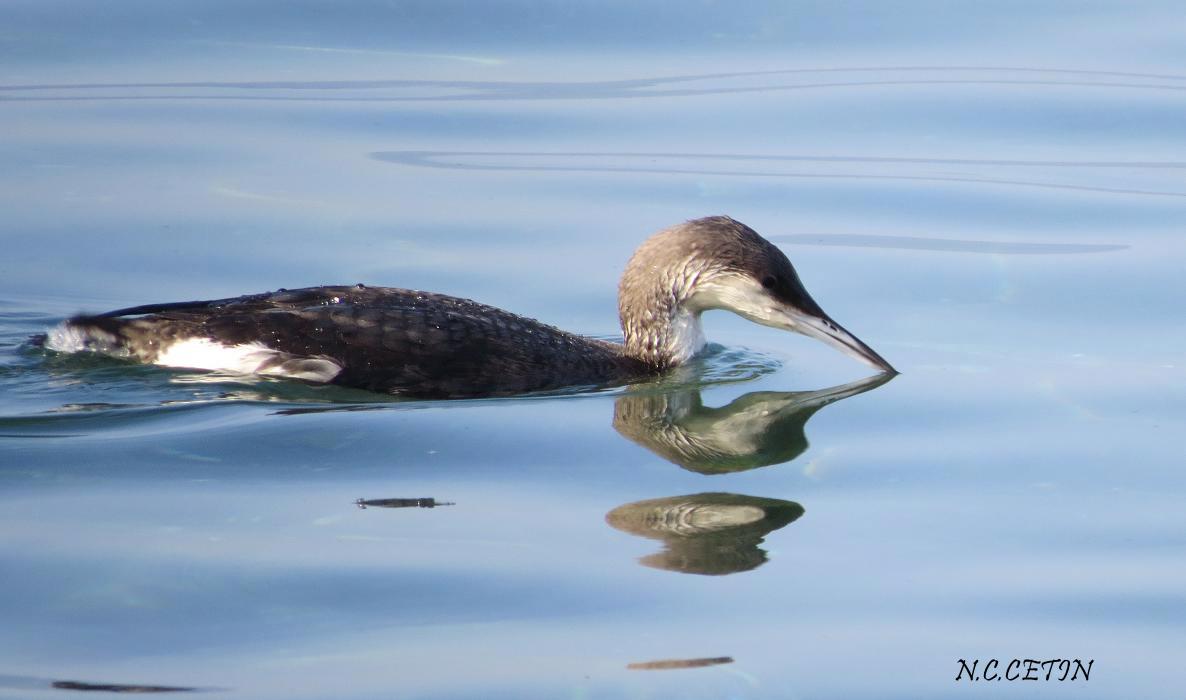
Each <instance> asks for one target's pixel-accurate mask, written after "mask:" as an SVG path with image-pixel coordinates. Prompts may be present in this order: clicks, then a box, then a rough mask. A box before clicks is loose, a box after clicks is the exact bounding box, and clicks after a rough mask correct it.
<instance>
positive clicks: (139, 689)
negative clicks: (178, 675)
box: [51, 681, 197, 693]
mask: <svg viewBox="0 0 1186 700" xmlns="http://www.w3.org/2000/svg"><path fill="white" fill-rule="evenodd" d="M51 687H53V688H57V689H58V690H93V691H98V692H101V693H191V692H194V691H196V690H197V688H183V687H180V686H171V685H125V684H122V683H83V682H82V681H54V682H53V684H52V685H51Z"/></svg>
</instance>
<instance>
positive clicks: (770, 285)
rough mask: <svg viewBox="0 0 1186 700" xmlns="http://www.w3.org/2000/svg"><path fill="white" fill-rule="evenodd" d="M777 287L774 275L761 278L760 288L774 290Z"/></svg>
mask: <svg viewBox="0 0 1186 700" xmlns="http://www.w3.org/2000/svg"><path fill="white" fill-rule="evenodd" d="M777 285H778V280H777V279H775V277H774V275H766V276H765V277H763V278H762V286H763V287H765V288H766V289H774V288H775V287H776V286H777Z"/></svg>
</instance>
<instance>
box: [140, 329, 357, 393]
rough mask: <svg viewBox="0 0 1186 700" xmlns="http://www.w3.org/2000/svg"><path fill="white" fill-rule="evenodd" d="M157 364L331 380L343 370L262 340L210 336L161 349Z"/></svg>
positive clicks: (328, 361) (234, 372)
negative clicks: (219, 339) (236, 340)
mask: <svg viewBox="0 0 1186 700" xmlns="http://www.w3.org/2000/svg"><path fill="white" fill-rule="evenodd" d="M155 364H158V365H162V366H164V367H184V368H186V369H206V370H212V371H219V372H230V373H233V374H261V375H267V376H270V377H287V378H291V379H304V380H307V381H312V382H328V381H330V380H331V379H333V378H334V377H336V376H337V375H338V372H341V371H342V368H341V366H339V365H338V364H337V363H335V362H333V361H331V360H328V359H325V358H318V357H296V356H293V355H288V354H285V353H282V352H280V351H279V350H273V349H271V348H269V347H266V346H264V345H262V344H260V343H247V344H245V345H223V344H222V343H218V342H216V341H213V340H210V339H209V338H189V339H187V340H182V341H179V342H176V343H173V344H172V345H170V346H169V347H167V348H165V349H164V351H163V352H161V354H160V355H159V356H158V357H157V359H156V362H155Z"/></svg>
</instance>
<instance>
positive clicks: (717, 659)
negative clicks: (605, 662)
mask: <svg viewBox="0 0 1186 700" xmlns="http://www.w3.org/2000/svg"><path fill="white" fill-rule="evenodd" d="M731 663H733V657H732V656H714V657H711V658H705V659H663V660H662V661H641V662H639V663H635V664H626V668H628V669H630V670H631V671H670V670H672V669H676V668H704V667H705V666H719V665H721V664H731Z"/></svg>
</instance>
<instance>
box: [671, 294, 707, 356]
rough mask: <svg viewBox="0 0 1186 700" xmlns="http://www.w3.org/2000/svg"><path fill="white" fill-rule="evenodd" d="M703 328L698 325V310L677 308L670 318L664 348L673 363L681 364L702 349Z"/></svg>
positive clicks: (703, 343) (703, 341) (703, 342)
mask: <svg viewBox="0 0 1186 700" xmlns="http://www.w3.org/2000/svg"><path fill="white" fill-rule="evenodd" d="M704 345H705V340H704V330H703V329H702V328H701V327H700V312H699V311H690V310H688V309H685V308H680V309H677V310H676V312H675V315H674V316H673V317H672V318H671V326H670V329H669V331H668V333H667V343H666V345H665V346H664V350H665V352H666V354H667V357H669V358H671V361H672V363H673V364H683V363H684V362H687V361H688V360H690V359H692V358H693V357H695V356H696V355H697V354H699V353H700V351H701V350H703V349H704Z"/></svg>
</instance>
